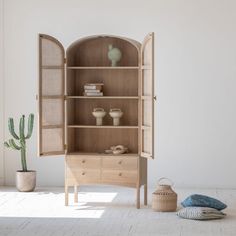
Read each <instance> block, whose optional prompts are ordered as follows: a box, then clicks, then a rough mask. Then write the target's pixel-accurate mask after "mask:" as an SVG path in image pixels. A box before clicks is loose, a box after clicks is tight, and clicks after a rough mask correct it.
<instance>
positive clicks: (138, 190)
mask: <svg viewBox="0 0 236 236" xmlns="http://www.w3.org/2000/svg"><path fill="white" fill-rule="evenodd" d="M136 191H137V192H136V208H137V209H139V208H140V187H139V186H138V187H137V190H136Z"/></svg>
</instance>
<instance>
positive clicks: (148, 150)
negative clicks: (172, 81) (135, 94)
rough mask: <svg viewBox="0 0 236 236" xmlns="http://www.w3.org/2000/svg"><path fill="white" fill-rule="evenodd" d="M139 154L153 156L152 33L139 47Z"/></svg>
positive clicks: (147, 156)
mask: <svg viewBox="0 0 236 236" xmlns="http://www.w3.org/2000/svg"><path fill="white" fill-rule="evenodd" d="M141 53H142V55H141V126H142V128H141V156H142V157H146V158H154V34H153V33H150V34H148V35H147V36H146V38H145V39H144V42H143V44H142V49H141Z"/></svg>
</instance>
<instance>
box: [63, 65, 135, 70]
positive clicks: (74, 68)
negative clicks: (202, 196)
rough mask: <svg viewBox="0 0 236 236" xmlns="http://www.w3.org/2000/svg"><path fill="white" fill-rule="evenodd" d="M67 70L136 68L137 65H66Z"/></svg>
mask: <svg viewBox="0 0 236 236" xmlns="http://www.w3.org/2000/svg"><path fill="white" fill-rule="evenodd" d="M67 69H68V70H90V69H91V70H136V69H139V67H138V66H114V67H111V66H67Z"/></svg>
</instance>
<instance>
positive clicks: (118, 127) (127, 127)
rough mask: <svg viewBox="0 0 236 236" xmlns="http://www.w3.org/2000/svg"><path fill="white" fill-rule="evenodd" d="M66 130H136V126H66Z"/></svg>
mask: <svg viewBox="0 0 236 236" xmlns="http://www.w3.org/2000/svg"><path fill="white" fill-rule="evenodd" d="M67 128H81V129H86V128H87V129H138V128H139V127H138V126H131V125H129V126H125V125H119V126H114V125H67Z"/></svg>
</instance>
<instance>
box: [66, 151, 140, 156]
mask: <svg viewBox="0 0 236 236" xmlns="http://www.w3.org/2000/svg"><path fill="white" fill-rule="evenodd" d="M67 155H84V156H88V157H92V156H102V157H103V156H113V157H117V158H118V157H121V156H122V157H138V156H139V154H138V153H124V154H118V155H115V154H111V153H110V154H106V153H100V152H79V151H78V152H76V151H75V152H67Z"/></svg>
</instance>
